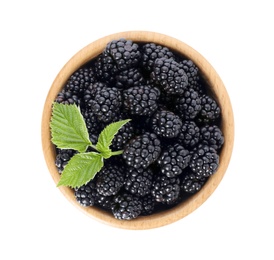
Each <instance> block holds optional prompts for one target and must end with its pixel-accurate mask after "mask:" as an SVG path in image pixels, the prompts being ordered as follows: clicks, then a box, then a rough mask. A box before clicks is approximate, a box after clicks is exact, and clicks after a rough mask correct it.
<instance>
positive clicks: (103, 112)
mask: <svg viewBox="0 0 274 260" xmlns="http://www.w3.org/2000/svg"><path fill="white" fill-rule="evenodd" d="M121 100H122V97H121V93H120V90H118V89H117V88H108V87H103V88H99V89H97V91H96V94H95V96H94V100H91V101H90V103H91V108H92V112H93V113H94V114H95V115H96V116H97V118H98V120H99V121H101V122H104V123H109V122H110V121H112V120H113V119H114V118H115V117H116V116H117V115H118V114H119V113H120V108H121V105H122V101H121Z"/></svg>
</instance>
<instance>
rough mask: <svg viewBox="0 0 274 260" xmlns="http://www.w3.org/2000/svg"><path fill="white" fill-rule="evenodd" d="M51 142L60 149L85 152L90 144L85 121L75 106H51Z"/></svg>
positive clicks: (55, 104) (57, 104)
mask: <svg viewBox="0 0 274 260" xmlns="http://www.w3.org/2000/svg"><path fill="white" fill-rule="evenodd" d="M50 127H51V136H52V142H53V143H54V144H55V145H56V146H57V147H58V148H60V149H73V150H77V151H79V152H85V151H86V150H87V148H88V146H89V145H91V142H90V140H89V134H88V131H87V127H86V124H85V120H84V118H83V116H82V114H81V112H80V109H79V107H77V106H76V105H75V104H73V105H64V104H59V103H56V102H55V103H54V104H53V110H52V117H51V122H50Z"/></svg>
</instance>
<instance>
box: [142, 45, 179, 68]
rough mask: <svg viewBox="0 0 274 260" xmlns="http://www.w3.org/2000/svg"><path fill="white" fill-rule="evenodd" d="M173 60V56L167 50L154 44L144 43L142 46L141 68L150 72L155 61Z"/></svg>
mask: <svg viewBox="0 0 274 260" xmlns="http://www.w3.org/2000/svg"><path fill="white" fill-rule="evenodd" d="M160 58H166V59H170V58H174V54H173V53H172V52H171V51H170V50H169V49H168V48H167V47H164V46H161V45H158V44H155V43H146V44H144V45H143V46H142V63H141V65H142V66H143V68H144V69H145V70H146V71H148V72H151V71H152V70H153V67H154V63H155V61H156V59H160Z"/></svg>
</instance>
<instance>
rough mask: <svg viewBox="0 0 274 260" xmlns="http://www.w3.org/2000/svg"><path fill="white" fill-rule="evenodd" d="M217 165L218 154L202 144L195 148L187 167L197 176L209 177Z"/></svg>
mask: <svg viewBox="0 0 274 260" xmlns="http://www.w3.org/2000/svg"><path fill="white" fill-rule="evenodd" d="M218 166H219V155H218V154H217V152H216V150H215V149H214V148H212V147H210V146H208V145H202V144H200V145H199V146H198V147H197V148H195V150H194V151H193V154H192V158H191V160H190V163H189V167H190V169H191V170H192V171H193V172H194V173H195V174H196V175H197V176H198V177H209V176H210V175H212V174H214V173H215V172H216V171H217V168H218Z"/></svg>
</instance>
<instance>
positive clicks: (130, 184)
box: [124, 167, 153, 196]
mask: <svg viewBox="0 0 274 260" xmlns="http://www.w3.org/2000/svg"><path fill="white" fill-rule="evenodd" d="M152 179H153V172H152V170H151V169H149V168H146V169H143V168H138V169H135V168H133V167H129V168H128V169H127V170H126V177H125V184H124V188H125V189H126V190H127V191H128V192H130V193H131V194H134V195H138V196H145V195H148V194H149V193H150V188H151V184H152Z"/></svg>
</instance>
